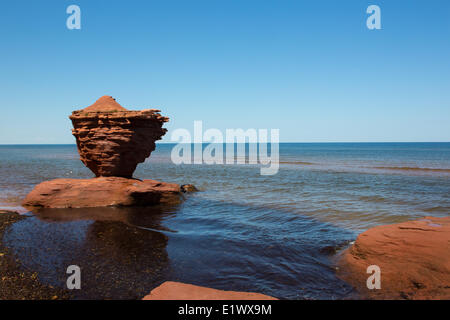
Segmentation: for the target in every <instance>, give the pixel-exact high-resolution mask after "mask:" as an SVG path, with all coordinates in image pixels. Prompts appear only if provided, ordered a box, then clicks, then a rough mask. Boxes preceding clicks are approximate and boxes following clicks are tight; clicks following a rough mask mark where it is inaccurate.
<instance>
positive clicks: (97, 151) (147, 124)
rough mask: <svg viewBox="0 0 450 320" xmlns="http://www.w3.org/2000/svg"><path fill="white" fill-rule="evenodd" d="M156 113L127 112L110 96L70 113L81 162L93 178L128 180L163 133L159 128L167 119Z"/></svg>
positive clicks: (152, 110)
mask: <svg viewBox="0 0 450 320" xmlns="http://www.w3.org/2000/svg"><path fill="white" fill-rule="evenodd" d="M158 112H160V110H156V109H147V110H142V111H129V110H127V109H125V108H124V107H122V106H121V105H120V104H118V103H117V102H116V100H115V99H114V98H113V97H110V96H103V97H101V98H100V99H98V100H97V101H96V102H95V103H94V104H93V105H91V106H89V107H87V108H85V109H83V110H78V111H74V112H72V115H71V116H70V117H69V118H70V119H71V120H72V123H73V128H74V129H73V130H72V133H73V135H74V136H75V138H76V141H77V147H78V152H79V153H80V159H81V161H83V163H84V164H85V165H86V167H88V168H89V169H91V170H92V172H94V174H95V175H96V176H97V177H111V176H116V177H125V178H131V177H132V175H133V172H134V170H135V169H136V166H137V165H138V163H141V162H144V160H145V159H146V158H148V157H149V156H150V154H151V152H152V151H153V150H155V142H156V141H157V140H160V139H161V137H162V136H163V135H164V134H165V133H166V131H167V129H164V128H162V126H163V124H164V122H167V121H169V118H166V117H163V116H161V115H160V114H159V113H158Z"/></svg>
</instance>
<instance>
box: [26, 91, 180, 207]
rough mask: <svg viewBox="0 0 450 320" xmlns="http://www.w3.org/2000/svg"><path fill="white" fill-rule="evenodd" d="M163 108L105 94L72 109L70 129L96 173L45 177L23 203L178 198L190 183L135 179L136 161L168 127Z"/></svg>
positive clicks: (114, 203) (45, 204)
mask: <svg viewBox="0 0 450 320" xmlns="http://www.w3.org/2000/svg"><path fill="white" fill-rule="evenodd" d="M159 112H160V110H156V109H146V110H142V111H131V110H127V109H125V108H124V107H122V106H121V105H120V104H118V103H117V102H116V100H115V99H114V98H112V97H111V96H103V97H101V98H100V99H98V100H97V101H96V102H95V103H94V104H93V105H91V106H89V107H87V108H84V109H82V110H77V111H74V112H72V115H71V116H70V119H71V120H72V123H73V130H72V133H73V135H74V136H75V138H76V142H77V147H78V152H79V154H80V159H81V161H82V162H83V163H84V164H85V165H86V166H87V167H88V168H89V169H90V170H91V171H92V172H93V173H94V174H95V176H96V177H97V178H94V179H55V180H51V181H45V182H42V183H40V184H39V185H37V186H36V187H35V188H34V189H33V191H31V192H30V193H29V194H28V195H27V197H26V198H25V200H24V201H23V204H22V205H23V206H24V207H45V208H83V207H101V206H146V205H155V204H160V203H176V202H178V201H179V200H180V195H181V193H182V192H183V191H185V190H189V188H184V187H182V186H180V185H178V184H174V183H166V182H160V181H155V180H142V181H141V180H138V179H132V176H133V172H134V170H135V169H136V166H137V165H138V164H139V163H141V162H144V160H145V159H146V158H148V157H149V156H150V154H151V152H152V151H153V150H155V147H156V145H155V142H156V141H157V140H159V139H161V137H162V136H163V135H164V134H165V133H166V131H167V129H164V128H163V127H162V126H163V124H164V123H165V122H167V121H168V120H169V119H168V118H166V117H163V116H161V114H160V113H159ZM188 186H189V185H188Z"/></svg>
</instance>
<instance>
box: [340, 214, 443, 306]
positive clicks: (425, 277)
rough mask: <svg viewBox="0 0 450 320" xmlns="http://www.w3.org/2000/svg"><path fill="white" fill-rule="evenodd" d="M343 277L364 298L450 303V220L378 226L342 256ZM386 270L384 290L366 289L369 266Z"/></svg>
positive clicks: (426, 218)
mask: <svg viewBox="0 0 450 320" xmlns="http://www.w3.org/2000/svg"><path fill="white" fill-rule="evenodd" d="M338 265H339V271H338V275H339V276H340V277H341V278H342V279H344V280H346V281H347V282H349V283H350V284H352V285H353V286H354V287H355V288H356V289H357V290H358V292H359V293H360V294H361V295H362V297H363V298H372V299H450V217H445V218H433V217H425V218H423V219H420V220H415V221H408V222H403V223H398V224H392V225H386V226H379V227H375V228H372V229H369V230H367V231H366V232H364V233H362V234H360V235H359V236H358V238H357V239H356V241H355V243H354V244H353V246H351V247H350V248H349V249H347V250H346V251H344V252H343V254H342V256H341V258H340V260H339V262H338ZM370 265H377V266H379V267H380V269H381V289H379V290H377V289H373V290H369V289H367V286H366V281H367V278H368V277H369V276H370V274H367V273H366V271H367V267H368V266H370Z"/></svg>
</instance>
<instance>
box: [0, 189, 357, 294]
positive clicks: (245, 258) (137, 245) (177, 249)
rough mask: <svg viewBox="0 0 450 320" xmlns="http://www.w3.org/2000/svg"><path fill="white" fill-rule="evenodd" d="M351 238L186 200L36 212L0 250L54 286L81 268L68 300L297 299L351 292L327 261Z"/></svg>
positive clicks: (279, 216)
mask: <svg viewBox="0 0 450 320" xmlns="http://www.w3.org/2000/svg"><path fill="white" fill-rule="evenodd" d="M261 211H263V212H264V213H263V215H262V216H261V215H260V213H261ZM186 212H188V213H189V214H186ZM217 214H219V215H221V219H220V220H216V219H214V215H217ZM270 221H273V222H276V223H278V224H279V228H278V229H273V228H271V227H270ZM273 222H272V223H273ZM353 238H354V234H353V233H350V232H347V231H345V230H342V229H339V228H336V227H334V226H332V225H329V224H325V223H321V222H318V221H314V220H311V219H307V218H304V217H301V216H298V215H292V214H289V213H287V212H284V211H283V210H273V209H263V208H259V209H257V210H255V208H252V207H248V206H238V205H234V204H232V203H228V204H226V203H223V202H214V201H208V202H205V201H203V200H201V199H196V197H195V196H193V197H191V198H188V199H187V201H186V202H185V203H184V204H182V205H181V206H180V207H153V208H88V209H45V210H39V211H37V212H36V213H35V214H34V215H33V216H31V217H29V218H27V219H24V220H22V221H19V222H17V223H15V224H13V225H12V226H11V227H10V228H9V230H8V231H7V233H6V234H5V237H4V242H5V244H6V245H7V246H9V247H10V248H11V249H12V251H13V252H14V253H15V254H16V256H17V257H18V258H19V260H20V261H21V265H22V266H23V267H24V268H26V269H29V270H31V271H36V272H38V276H39V279H40V280H41V281H43V282H45V283H48V284H50V285H53V286H57V287H63V288H64V286H65V283H66V282H65V281H66V279H67V275H66V273H65V271H66V268H67V267H68V266H69V265H72V264H75V265H78V266H80V267H81V270H82V290H74V291H72V292H71V293H72V294H73V297H74V298H75V299H77V298H84V299H85V298H87V299H90V298H106V299H108V298H113V299H136V298H140V297H142V296H144V295H145V294H147V293H148V292H149V291H150V290H151V289H153V288H154V287H156V286H157V285H159V284H160V283H162V282H163V281H166V280H173V281H182V282H187V283H192V284H197V285H203V286H209V287H213V288H218V289H223V290H238V291H254V292H261V293H265V294H269V295H272V296H276V297H279V298H287V299H302V298H344V297H346V296H347V295H348V294H349V292H350V287H348V286H347V285H346V284H345V283H343V282H342V281H340V280H338V279H337V278H336V276H335V272H334V269H333V267H332V266H331V264H330V256H331V255H333V254H334V253H335V251H336V250H337V249H339V248H342V247H343V246H345V245H347V244H348V242H349V241H350V240H352V239H353Z"/></svg>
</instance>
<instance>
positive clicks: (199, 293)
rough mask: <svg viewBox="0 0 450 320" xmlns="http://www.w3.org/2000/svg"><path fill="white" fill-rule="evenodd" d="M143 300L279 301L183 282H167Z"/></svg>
mask: <svg viewBox="0 0 450 320" xmlns="http://www.w3.org/2000/svg"><path fill="white" fill-rule="evenodd" d="M142 300H278V299H277V298H273V297H270V296H266V295H264V294H261V293H254V292H238V291H224V290H217V289H211V288H207V287H200V286H195V285H192V284H186V283H181V282H173V281H166V282H164V283H163V284H162V285H160V286H159V287H157V288H155V289H153V290H152V291H151V292H150V294H148V295H147V296H145V297H144V298H143V299H142Z"/></svg>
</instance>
